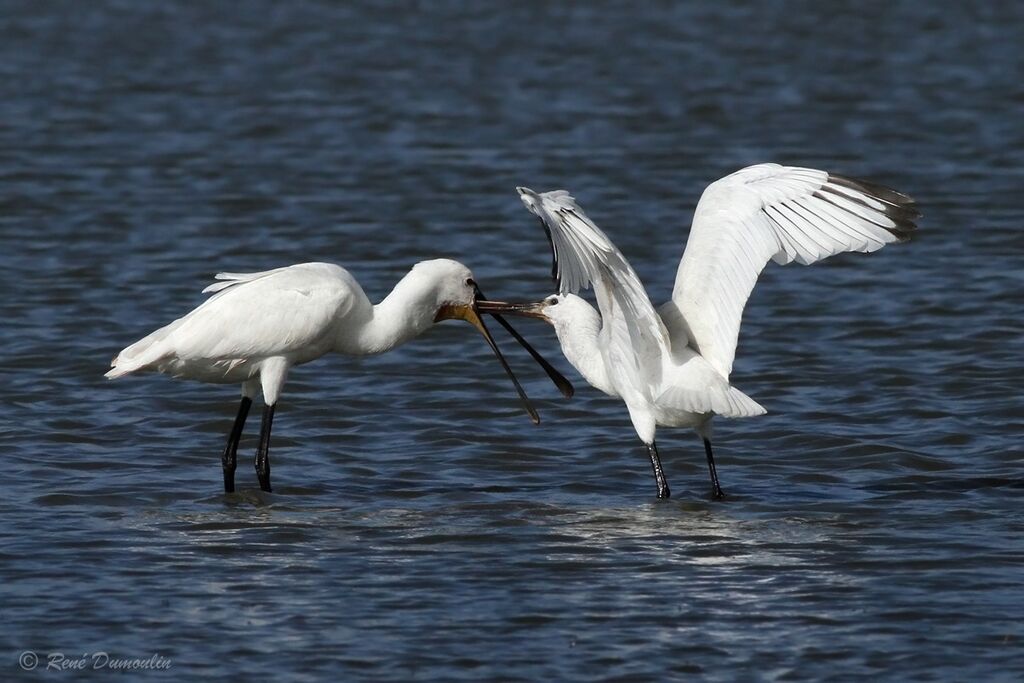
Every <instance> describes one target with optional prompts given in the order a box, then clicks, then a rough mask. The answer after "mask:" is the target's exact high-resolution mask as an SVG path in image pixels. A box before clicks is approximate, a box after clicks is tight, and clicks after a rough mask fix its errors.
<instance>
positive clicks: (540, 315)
mask: <svg viewBox="0 0 1024 683" xmlns="http://www.w3.org/2000/svg"><path fill="white" fill-rule="evenodd" d="M476 307H477V310H479V311H480V312H481V313H490V314H491V315H494V316H497V315H498V314H500V313H508V314H509V315H519V316H522V317H524V318H537V319H538V320H543V321H545V322H551V321H550V320H548V317H547V316H546V315H544V302H543V301H539V302H537V303H535V304H511V303H508V302H505V301H487V300H483V299H481V300H478V301H477V302H476Z"/></svg>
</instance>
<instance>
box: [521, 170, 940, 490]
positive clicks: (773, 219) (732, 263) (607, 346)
mask: <svg viewBox="0 0 1024 683" xmlns="http://www.w3.org/2000/svg"><path fill="white" fill-rule="evenodd" d="M518 189H519V195H520V197H521V198H522V200H523V203H524V204H526V208H528V209H529V210H530V211H531V212H533V213H534V214H536V215H537V216H538V217H539V218H540V220H541V223H542V224H543V225H544V228H545V230H546V231H547V234H548V239H549V241H550V243H551V247H552V250H553V252H554V259H555V268H554V269H553V271H552V274H553V275H555V276H556V278H557V283H558V291H559V293H558V294H556V295H554V296H549V297H548V298H547V299H545V300H544V301H542V302H540V303H537V304H532V305H526V306H521V307H520V309H519V313H520V314H524V315H532V316H535V317H540V318H543V319H544V320H547V321H548V322H550V323H551V324H552V325H554V328H555V332H556V334H557V335H558V340H559V342H560V344H561V346H562V352H563V353H564V354H565V357H566V358H567V359H568V360H569V362H570V363H572V365H573V366H574V367H575V368H576V369H577V370H578V371H579V373H580V374H581V375H583V377H584V378H585V379H586V380H587V382H589V383H590V384H591V385H593V386H594V387H596V388H597V389H600V390H601V391H603V392H605V393H606V394H609V395H611V396H617V397H619V398H621V399H622V400H623V401H624V402H625V404H626V408H627V409H628V410H629V417H630V419H631V420H632V422H633V426H634V427H635V428H636V433H637V434H638V435H639V436H640V439H641V440H642V441H643V442H644V444H646V446H647V450H648V454H649V456H650V459H651V466H652V467H653V468H654V476H655V479H656V481H657V486H658V497H659V498H667V497H668V496H669V488H668V483H667V482H666V480H665V473H664V471H663V470H662V467H661V459H660V458H659V456H658V449H657V446H656V445H655V441H654V433H655V429H656V427H657V426H658V425H661V426H665V427H692V428H694V429H695V430H696V432H697V434H698V435H699V436H700V437H701V438H702V439H703V440H704V449H705V454H706V456H707V461H708V469H709V470H710V474H711V485H712V493H713V495H714V496H715V497H716V498H721V497H722V496H723V493H722V487H721V486H720V485H719V482H718V474H717V472H716V470H715V460H714V456H713V455H712V451H711V434H712V432H711V420H712V418H713V416H715V415H721V416H722V417H750V416H754V415H761V414H763V413H764V412H765V410H764V408H762V407H761V406H760V405H758V404H757V403H756V402H755V401H754V400H753V399H751V398H750V397H748V396H747V395H745V394H743V393H742V392H741V391H739V390H738V389H736V388H735V387H733V386H732V385H731V384H730V382H729V373H730V372H731V371H732V362H733V357H734V356H735V353H736V339H737V336H738V334H739V330H740V318H741V317H742V315H743V307H744V305H745V304H746V301H747V298H748V297H749V296H750V292H751V291H752V290H753V288H754V283H755V282H756V280H757V276H758V275H759V274H760V272H761V270H762V269H763V268H764V266H765V265H766V264H767V263H768V261H769V260H772V261H775V262H776V263H779V264H786V263H790V262H792V261H796V262H797V263H802V264H809V263H814V262H816V261H820V260H822V259H824V258H826V257H828V256H831V255H833V254H838V253H840V252H844V251H861V252H870V251H875V250H876V249H881V248H882V247H883V246H884V245H886V244H889V243H890V242H900V241H905V240H906V239H908V238H909V237H910V233H911V232H912V231H913V230H914V229H915V228H916V225H915V223H914V222H915V220H916V219H917V218H919V217H920V213H918V211H917V208H916V205H915V204H914V201H913V200H912V199H911V198H910V197H908V196H906V195H905V194H902V193H900V192H897V191H895V190H892V189H890V188H888V187H883V186H881V185H876V184H875V183H871V182H867V181H864V180H856V179H853V178H846V177H843V176H839V175H832V174H830V173H826V172H825V171H818V170H814V169H809V168H796V167H786V166H779V165H777V164H759V165H756V166H750V167H748V168H744V169H742V170H740V171H737V172H736V173H733V174H732V175H728V176H726V177H724V178H722V179H721V180H718V181H717V182H714V183H712V184H711V185H709V186H708V188H707V189H706V190H705V191H704V194H703V195H702V196H701V198H700V202H699V203H698V204H697V209H696V211H695V213H694V216H693V224H692V226H691V227H690V236H689V239H688V240H687V243H686V250H685V251H684V252H683V258H682V261H681V262H680V263H679V270H678V271H677V274H676V281H675V287H674V288H673V291H672V298H671V300H669V301H668V302H667V303H665V304H664V305H662V306H661V307H660V308H657V309H655V307H654V306H653V305H652V303H651V300H650V299H649V298H648V296H647V293H646V291H645V290H644V286H643V284H641V282H640V279H639V278H638V277H637V275H636V273H635V272H634V271H633V268H632V267H630V265H629V263H628V262H627V261H626V259H625V257H624V256H623V255H622V253H621V252H620V251H619V250H618V249H617V248H616V247H615V245H614V244H612V242H611V240H609V239H608V237H607V236H606V235H605V234H604V232H602V231H601V230H600V229H599V228H598V227H597V226H596V225H595V224H594V223H593V221H591V220H590V219H589V218H588V217H587V216H586V214H584V213H583V210H582V209H581V208H580V206H579V204H577V203H576V201H575V199H573V197H572V196H570V195H569V193H568V192H565V191H564V190H559V191H556V192H545V193H542V194H538V193H536V192H534V191H532V190H529V189H527V188H524V187H520V188H518ZM591 284H592V285H593V287H594V294H595V296H596V298H597V305H598V308H599V309H600V314H599V313H598V312H597V311H595V310H594V308H593V307H592V306H591V305H590V304H589V303H587V302H586V301H585V300H584V299H581V298H580V297H578V296H576V292H578V291H579V290H580V288H585V287H588V286H589V285H591ZM501 310H504V311H508V310H509V309H508V308H507V307H505V308H502V309H501Z"/></svg>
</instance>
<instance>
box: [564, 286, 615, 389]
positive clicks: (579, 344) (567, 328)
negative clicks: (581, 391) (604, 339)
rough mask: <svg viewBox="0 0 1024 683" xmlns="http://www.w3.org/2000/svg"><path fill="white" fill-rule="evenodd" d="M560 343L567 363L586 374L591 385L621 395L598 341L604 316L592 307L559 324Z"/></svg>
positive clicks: (584, 376)
mask: <svg viewBox="0 0 1024 683" xmlns="http://www.w3.org/2000/svg"><path fill="white" fill-rule="evenodd" d="M555 333H556V334H557V335H558V342H559V344H561V346H562V353H563V354H564V355H565V358H566V360H568V361H569V362H570V363H572V366H573V367H574V368H576V370H577V371H578V372H579V373H580V374H581V375H583V379H585V380H587V384H589V385H590V386H592V387H594V388H595V389H598V390H600V391H603V392H604V393H606V394H608V395H609V396H617V395H618V393H617V392H616V391H615V389H614V387H613V386H612V383H611V381H610V380H609V378H608V369H607V368H606V367H605V364H604V358H603V357H602V356H601V347H600V345H599V343H598V339H599V338H600V334H601V315H600V314H599V313H598V312H597V311H596V310H594V307H593V306H590V305H589V304H588V306H587V309H584V312H583V314H581V315H580V316H577V317H575V318H574V319H573V320H572V321H571V322H560V323H558V324H556V325H555Z"/></svg>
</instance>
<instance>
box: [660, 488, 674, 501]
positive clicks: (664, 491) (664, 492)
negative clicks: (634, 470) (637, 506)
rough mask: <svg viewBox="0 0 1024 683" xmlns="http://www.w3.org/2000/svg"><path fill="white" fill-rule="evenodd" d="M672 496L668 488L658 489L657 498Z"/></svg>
mask: <svg viewBox="0 0 1024 683" xmlns="http://www.w3.org/2000/svg"><path fill="white" fill-rule="evenodd" d="M671 495H672V492H671V491H669V490H668V486H660V487H658V498H659V499H662V498H668V497H670V496H671Z"/></svg>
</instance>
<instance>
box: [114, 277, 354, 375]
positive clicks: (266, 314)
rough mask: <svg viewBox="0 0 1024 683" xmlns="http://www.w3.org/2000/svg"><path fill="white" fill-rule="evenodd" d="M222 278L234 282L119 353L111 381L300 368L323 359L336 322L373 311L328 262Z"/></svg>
mask: <svg viewBox="0 0 1024 683" xmlns="http://www.w3.org/2000/svg"><path fill="white" fill-rule="evenodd" d="M218 277H219V278H222V279H225V280H227V281H226V282H221V283H217V284H215V285H211V286H210V287H207V288H206V289H205V290H204V291H206V292H211V291H212V292H215V294H214V295H213V296H211V297H210V298H209V299H207V300H206V301H205V302H203V304H201V305H200V306H198V307H197V308H196V309H194V310H193V311H191V312H190V313H188V314H187V315H185V316H184V317H182V318H179V319H177V320H175V321H174V322H172V323H170V324H169V325H166V326H164V327H162V328H160V329H158V330H156V331H155V332H153V333H152V334H150V335H148V336H146V337H144V338H143V339H141V340H139V341H138V342H136V343H134V344H132V345H131V346H129V347H128V348H126V349H125V350H124V351H122V352H121V353H120V354H118V356H117V358H116V359H115V363H114V368H113V369H112V370H111V371H110V372H108V373H107V376H108V377H112V378H113V377H120V376H122V375H125V374H128V373H130V372H134V371H136V370H139V369H143V368H146V367H150V366H152V367H153V368H154V369H157V370H159V371H161V372H168V373H169V374H173V375H177V376H186V377H189V376H194V377H195V378H196V379H201V380H202V381H207V382H211V381H222V382H238V381H243V380H245V379H247V378H248V377H251V376H253V375H255V374H257V373H258V372H259V368H260V364H261V362H262V361H264V360H265V359H267V358H273V357H284V358H286V359H288V361H289V365H294V364H298V363H302V362H307V361H308V360H312V358H316V357H319V356H321V355H323V354H324V353H326V351H328V350H329V349H330V348H331V347H332V345H333V344H334V336H335V334H336V330H337V326H336V324H335V323H336V321H337V320H340V319H343V318H344V316H345V315H346V314H347V313H349V311H350V310H351V309H352V307H353V304H355V303H357V302H358V303H361V304H362V305H363V307H368V306H370V303H369V300H367V299H366V295H365V294H364V293H363V291H362V289H361V288H360V287H359V285H358V283H356V281H355V279H354V278H352V276H351V275H350V274H349V273H348V271H346V270H345V269H344V268H341V267H340V266H336V265H334V264H329V263H302V264H298V265H294V266H289V267H287V268H277V269H275V270H270V271H265V272H261V273H232V274H227V273H222V274H219V275H218Z"/></svg>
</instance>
